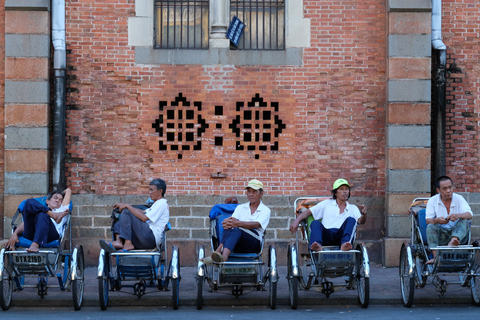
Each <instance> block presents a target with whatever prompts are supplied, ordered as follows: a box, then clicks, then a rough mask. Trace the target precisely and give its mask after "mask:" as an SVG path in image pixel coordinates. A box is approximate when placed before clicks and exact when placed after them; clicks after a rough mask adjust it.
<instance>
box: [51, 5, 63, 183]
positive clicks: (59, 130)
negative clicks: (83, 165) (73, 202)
mask: <svg viewBox="0 0 480 320" xmlns="http://www.w3.org/2000/svg"><path fill="white" fill-rule="evenodd" d="M52 42H53V48H54V54H53V69H54V73H55V74H54V77H55V79H54V105H53V143H52V145H53V149H52V153H53V154H52V162H53V163H52V184H53V186H54V187H56V188H58V189H61V190H63V189H65V187H66V178H65V152H66V147H65V145H66V140H65V134H66V129H65V118H66V112H65V109H66V108H65V106H66V71H67V51H66V45H65V0H52Z"/></svg>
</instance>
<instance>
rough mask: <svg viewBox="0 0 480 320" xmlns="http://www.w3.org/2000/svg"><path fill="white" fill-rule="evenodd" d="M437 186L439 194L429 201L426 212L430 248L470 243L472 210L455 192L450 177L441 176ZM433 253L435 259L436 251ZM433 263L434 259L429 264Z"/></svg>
mask: <svg viewBox="0 0 480 320" xmlns="http://www.w3.org/2000/svg"><path fill="white" fill-rule="evenodd" d="M435 186H436V189H437V193H438V194H437V195H434V196H433V197H431V198H430V199H429V200H428V202H427V209H426V212H425V218H426V222H427V242H428V245H429V247H430V248H435V247H438V246H439V245H447V244H448V245H449V246H458V245H460V244H461V243H465V242H466V241H468V238H467V237H468V231H469V229H470V227H469V219H472V209H471V208H470V206H469V204H468V203H467V201H466V200H465V199H464V198H463V197H462V196H461V195H459V194H456V193H454V192H453V182H452V179H450V178H449V177H447V176H441V177H440V178H438V179H437V181H436V185H435ZM432 252H433V255H434V257H435V254H436V253H435V250H433V251H432ZM433 262H434V259H430V260H428V261H427V264H431V263H433Z"/></svg>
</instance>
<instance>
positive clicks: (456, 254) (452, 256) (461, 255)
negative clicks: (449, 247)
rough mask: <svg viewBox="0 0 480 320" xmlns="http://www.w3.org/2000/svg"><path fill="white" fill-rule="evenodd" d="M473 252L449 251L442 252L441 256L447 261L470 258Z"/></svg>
mask: <svg viewBox="0 0 480 320" xmlns="http://www.w3.org/2000/svg"><path fill="white" fill-rule="evenodd" d="M470 255H471V252H469V251H458V250H455V251H447V252H441V253H440V256H441V258H442V260H445V261H457V260H470V259H471V258H470Z"/></svg>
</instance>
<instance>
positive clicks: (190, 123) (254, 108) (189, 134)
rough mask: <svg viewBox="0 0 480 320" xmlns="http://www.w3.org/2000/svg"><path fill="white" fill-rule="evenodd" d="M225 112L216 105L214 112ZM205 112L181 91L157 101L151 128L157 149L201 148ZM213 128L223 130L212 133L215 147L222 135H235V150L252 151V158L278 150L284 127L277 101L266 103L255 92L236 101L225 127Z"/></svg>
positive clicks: (221, 113) (180, 157)
mask: <svg viewBox="0 0 480 320" xmlns="http://www.w3.org/2000/svg"><path fill="white" fill-rule="evenodd" d="M223 114H224V106H215V115H216V116H221V115H223ZM206 120H207V119H206V115H202V102H201V101H194V102H193V103H192V102H190V101H189V100H188V99H187V97H184V96H183V94H182V93H179V94H178V96H177V97H176V98H175V99H174V100H173V101H171V102H170V103H169V102H168V101H159V114H158V118H157V119H156V120H155V122H154V123H153V124H152V128H154V129H155V132H157V133H158V135H159V139H160V140H159V142H158V146H159V151H165V152H166V151H177V152H178V151H180V150H181V151H182V153H178V159H182V154H183V152H188V151H192V152H193V151H199V150H202V135H203V134H204V133H205V132H206V130H208V129H209V124H208V123H207V121H206ZM215 128H216V129H217V130H218V129H220V130H222V133H223V134H222V135H217V136H215V146H223V138H224V136H225V135H228V134H233V135H234V137H235V150H236V151H238V152H245V151H252V152H254V153H255V159H259V158H260V152H261V151H263V152H266V151H278V149H279V134H280V133H282V131H283V130H284V129H285V128H286V125H285V124H284V123H283V121H282V119H280V116H279V103H278V102H270V103H269V102H266V101H264V100H263V98H262V97H260V94H258V93H256V94H255V96H254V97H252V98H251V99H250V100H249V101H247V102H245V101H237V102H236V104H235V117H234V119H233V120H232V121H231V122H230V123H229V125H228V128H225V127H222V123H216V124H215Z"/></svg>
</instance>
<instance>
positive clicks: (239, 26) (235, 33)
mask: <svg viewBox="0 0 480 320" xmlns="http://www.w3.org/2000/svg"><path fill="white" fill-rule="evenodd" d="M243 29H245V23H243V22H242V21H240V19H238V18H237V16H233V19H232V22H230V26H229V27H228V30H227V33H226V35H225V37H227V39H230V41H231V42H233V44H234V45H235V46H238V42H239V41H240V38H241V37H242V34H243Z"/></svg>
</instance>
